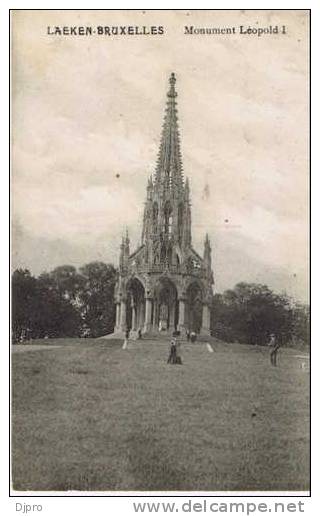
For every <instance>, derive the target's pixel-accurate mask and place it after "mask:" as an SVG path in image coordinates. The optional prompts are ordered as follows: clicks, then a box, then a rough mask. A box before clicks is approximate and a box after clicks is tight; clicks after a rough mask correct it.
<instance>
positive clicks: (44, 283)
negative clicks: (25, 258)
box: [11, 262, 117, 341]
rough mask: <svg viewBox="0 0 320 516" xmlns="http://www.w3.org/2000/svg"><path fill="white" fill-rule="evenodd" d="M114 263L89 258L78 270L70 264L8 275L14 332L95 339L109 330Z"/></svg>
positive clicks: (17, 336)
mask: <svg viewBox="0 0 320 516" xmlns="http://www.w3.org/2000/svg"><path fill="white" fill-rule="evenodd" d="M116 277H117V271H116V269H115V268H114V266H113V265H110V264H105V263H102V262H92V263H89V264H87V265H84V266H83V267H80V269H79V270H77V269H76V268H75V267H73V266H72V265H63V266H60V267H56V268H55V269H54V270H53V271H51V272H49V273H47V272H45V273H43V274H40V276H39V277H37V278H36V277H34V276H32V275H31V273H30V271H29V270H27V269H17V270H15V271H14V273H13V275H12V290H11V292H12V334H13V339H14V340H15V341H18V340H20V339H21V335H26V337H27V338H28V337H30V338H33V339H37V338H46V337H49V338H50V337H76V336H89V335H90V336H91V337H99V336H101V335H106V334H107V333H110V332H112V330H113V325H114V318H115V306H114V286H115V282H116Z"/></svg>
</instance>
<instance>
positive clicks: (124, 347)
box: [122, 328, 130, 349]
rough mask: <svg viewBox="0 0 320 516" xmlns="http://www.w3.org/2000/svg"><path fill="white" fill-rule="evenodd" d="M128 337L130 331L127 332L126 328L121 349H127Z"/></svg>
mask: <svg viewBox="0 0 320 516" xmlns="http://www.w3.org/2000/svg"><path fill="white" fill-rule="evenodd" d="M129 336H130V330H129V328H127V329H126V331H125V334H124V343H123V346H122V349H126V348H127V346H128V342H129Z"/></svg>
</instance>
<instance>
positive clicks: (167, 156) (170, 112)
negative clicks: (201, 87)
mask: <svg viewBox="0 0 320 516" xmlns="http://www.w3.org/2000/svg"><path fill="white" fill-rule="evenodd" d="M169 83H170V88H169V91H168V93H167V97H168V101H167V107H166V113H165V117H164V123H163V127H162V135H161V142H160V149H159V154H158V161H157V168H156V173H155V182H156V184H157V185H161V186H163V187H164V188H165V189H170V188H172V187H177V188H179V189H180V188H182V186H183V175H182V159H181V152H180V137H179V131H178V116H177V109H176V105H177V103H176V97H177V92H176V90H175V83H176V77H175V74H174V73H172V74H171V76H170V79H169Z"/></svg>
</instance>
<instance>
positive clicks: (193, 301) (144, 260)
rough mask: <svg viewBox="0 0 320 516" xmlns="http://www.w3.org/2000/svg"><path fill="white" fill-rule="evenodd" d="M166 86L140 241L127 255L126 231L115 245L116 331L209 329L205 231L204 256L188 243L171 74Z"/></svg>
mask: <svg viewBox="0 0 320 516" xmlns="http://www.w3.org/2000/svg"><path fill="white" fill-rule="evenodd" d="M169 82H170V88H169V92H168V93H167V96H168V101H167V108H166V113H165V119H164V124H163V130H162V136H161V142H160V150H159V155H158V161H157V166H156V171H155V174H154V177H153V178H152V177H150V178H149V181H148V185H147V199H146V203H145V208H144V215H143V229H142V238H141V244H140V245H139V247H138V248H137V249H136V250H135V251H134V252H133V253H130V242H129V237H128V232H127V234H126V237H124V238H123V239H122V243H121V248H120V263H119V278H118V282H117V285H116V289H115V302H116V325H115V333H116V334H119V335H123V333H124V331H125V330H126V328H130V329H131V330H132V331H138V330H139V329H140V331H141V332H142V333H150V334H155V333H159V332H160V333H162V332H163V333H172V332H173V331H174V330H180V331H181V332H182V333H184V332H185V330H190V331H195V332H197V333H201V334H206V335H208V334H209V333H210V306H211V303H212V288H213V287H212V286H213V273H212V268H211V246H210V242H209V238H208V235H206V238H205V242H204V253H203V258H202V257H201V256H199V254H198V253H197V252H196V251H195V250H194V249H193V247H192V239H191V205H190V190H189V182H188V179H186V180H185V181H184V178H183V174H182V159H181V152H180V139H179V131H178V122H177V120H178V117H177V108H176V106H177V104H176V97H177V93H176V90H175V82H176V78H175V75H174V74H173V73H172V74H171V77H170V81H169Z"/></svg>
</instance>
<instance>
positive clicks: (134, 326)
mask: <svg viewBox="0 0 320 516" xmlns="http://www.w3.org/2000/svg"><path fill="white" fill-rule="evenodd" d="M131 308H132V319H131V330H133V331H135V330H136V329H137V328H136V320H137V313H136V310H137V309H136V305H133V306H132V305H131Z"/></svg>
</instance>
